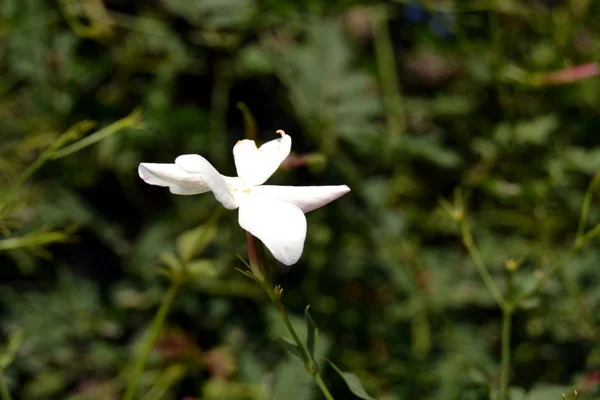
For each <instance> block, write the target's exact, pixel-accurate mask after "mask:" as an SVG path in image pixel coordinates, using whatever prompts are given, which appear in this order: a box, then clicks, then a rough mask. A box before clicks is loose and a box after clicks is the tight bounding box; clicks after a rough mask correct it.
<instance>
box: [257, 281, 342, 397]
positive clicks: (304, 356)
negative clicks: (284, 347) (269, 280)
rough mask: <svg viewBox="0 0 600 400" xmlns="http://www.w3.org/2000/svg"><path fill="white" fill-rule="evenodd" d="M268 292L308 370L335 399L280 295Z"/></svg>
mask: <svg viewBox="0 0 600 400" xmlns="http://www.w3.org/2000/svg"><path fill="white" fill-rule="evenodd" d="M267 290H268V288H267ZM267 294H268V295H269V297H270V298H271V301H272V302H273V305H275V308H276V309H277V311H279V315H281V318H282V319H283V323H284V324H285V326H286V328H287V330H288V332H289V333H290V335H292V338H293V339H294V342H295V343H296V346H298V348H299V349H300V353H302V359H303V360H304V366H305V367H306V370H307V371H308V372H309V373H310V374H311V375H312V376H313V378H314V379H315V381H316V382H317V385H318V386H319V389H321V392H322V393H323V395H324V396H325V398H326V399H327V400H334V399H333V396H332V395H331V393H330V392H329V389H327V386H326V385H325V382H323V379H321V375H319V372H318V371H317V369H316V366H313V365H312V359H311V358H310V356H309V354H308V351H307V350H306V348H305V347H304V343H302V341H301V340H300V337H299V336H298V334H297V333H296V331H295V330H294V327H293V326H292V322H291V321H290V318H289V317H288V315H287V312H286V311H285V308H284V307H283V304H282V303H281V299H280V298H279V296H277V295H275V293H273V291H272V290H269V291H267Z"/></svg>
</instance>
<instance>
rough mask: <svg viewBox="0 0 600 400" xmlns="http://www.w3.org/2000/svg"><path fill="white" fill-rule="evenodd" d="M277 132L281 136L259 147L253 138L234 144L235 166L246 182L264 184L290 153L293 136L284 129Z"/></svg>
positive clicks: (253, 184) (248, 183)
mask: <svg viewBox="0 0 600 400" xmlns="http://www.w3.org/2000/svg"><path fill="white" fill-rule="evenodd" d="M277 133H279V134H280V135H281V138H279V139H275V140H271V141H270V142H267V143H265V144H263V145H262V146H260V148H258V149H257V148H256V144H255V143H254V141H253V140H240V141H239V142H237V144H236V145H235V146H233V158H234V160H235V168H236V169H237V173H238V176H239V177H240V178H241V179H242V180H243V181H244V183H245V184H247V185H252V186H255V185H261V184H263V183H264V182H266V180H267V179H269V177H270V176H271V175H273V173H274V172H275V171H276V170H277V168H279V164H281V162H282V161H283V160H285V159H286V157H287V156H288V155H289V154H290V150H291V149H292V138H291V137H290V136H289V135H286V134H285V132H283V131H277Z"/></svg>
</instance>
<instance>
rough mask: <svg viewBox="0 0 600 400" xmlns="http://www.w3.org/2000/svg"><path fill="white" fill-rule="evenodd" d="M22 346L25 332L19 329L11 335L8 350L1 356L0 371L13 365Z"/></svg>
mask: <svg viewBox="0 0 600 400" xmlns="http://www.w3.org/2000/svg"><path fill="white" fill-rule="evenodd" d="M21 344H23V331H22V330H20V329H19V330H16V331H15V332H13V333H12V334H11V335H10V338H9V339H8V344H7V345H6V350H5V351H4V352H3V354H2V355H0V370H5V369H6V368H7V367H8V366H9V365H10V364H12V362H13V361H14V360H15V357H16V356H17V352H18V351H19V349H20V348H21Z"/></svg>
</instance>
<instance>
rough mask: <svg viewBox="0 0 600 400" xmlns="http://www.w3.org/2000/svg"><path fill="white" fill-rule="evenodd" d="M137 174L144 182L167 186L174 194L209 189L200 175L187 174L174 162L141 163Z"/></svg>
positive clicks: (206, 190)
mask: <svg viewBox="0 0 600 400" xmlns="http://www.w3.org/2000/svg"><path fill="white" fill-rule="evenodd" d="M138 174H139V176H140V178H142V179H143V180H144V181H145V182H146V183H148V184H150V185H157V186H166V187H169V190H170V191H171V193H174V194H183V195H190V194H200V193H204V192H208V191H209V190H210V189H209V188H208V186H207V185H206V183H205V182H204V180H203V179H202V177H201V176H200V175H194V174H189V173H187V172H185V171H184V170H182V169H181V168H179V167H178V166H177V165H175V164H156V163H141V164H140V165H139V167H138Z"/></svg>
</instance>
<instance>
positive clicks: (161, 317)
mask: <svg viewBox="0 0 600 400" xmlns="http://www.w3.org/2000/svg"><path fill="white" fill-rule="evenodd" d="M180 283H181V279H179V278H178V277H173V280H172V282H171V286H170V287H169V289H168V291H167V293H166V294H165V297H163V300H162V303H161V305H160V308H159V309H158V311H157V313H156V316H155V317H154V321H152V326H151V328H150V332H148V333H147V334H146V338H145V339H144V343H143V345H142V350H141V352H140V354H139V356H138V358H137V360H136V362H135V366H134V368H133V372H132V374H131V378H130V379H129V382H128V384H127V391H126V392H125V395H124V396H123V400H132V399H133V397H134V396H135V393H136V390H137V387H138V385H139V382H140V378H141V376H142V373H143V372H144V368H145V366H146V362H147V361H148V357H149V355H150V352H151V351H152V347H153V346H154V342H155V341H156V339H157V338H158V335H159V334H160V332H161V330H162V327H163V325H164V322H165V318H166V316H167V314H168V312H169V309H170V308H171V305H172V304H173V300H175V296H176V294H177V291H178V290H179V285H180Z"/></svg>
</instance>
